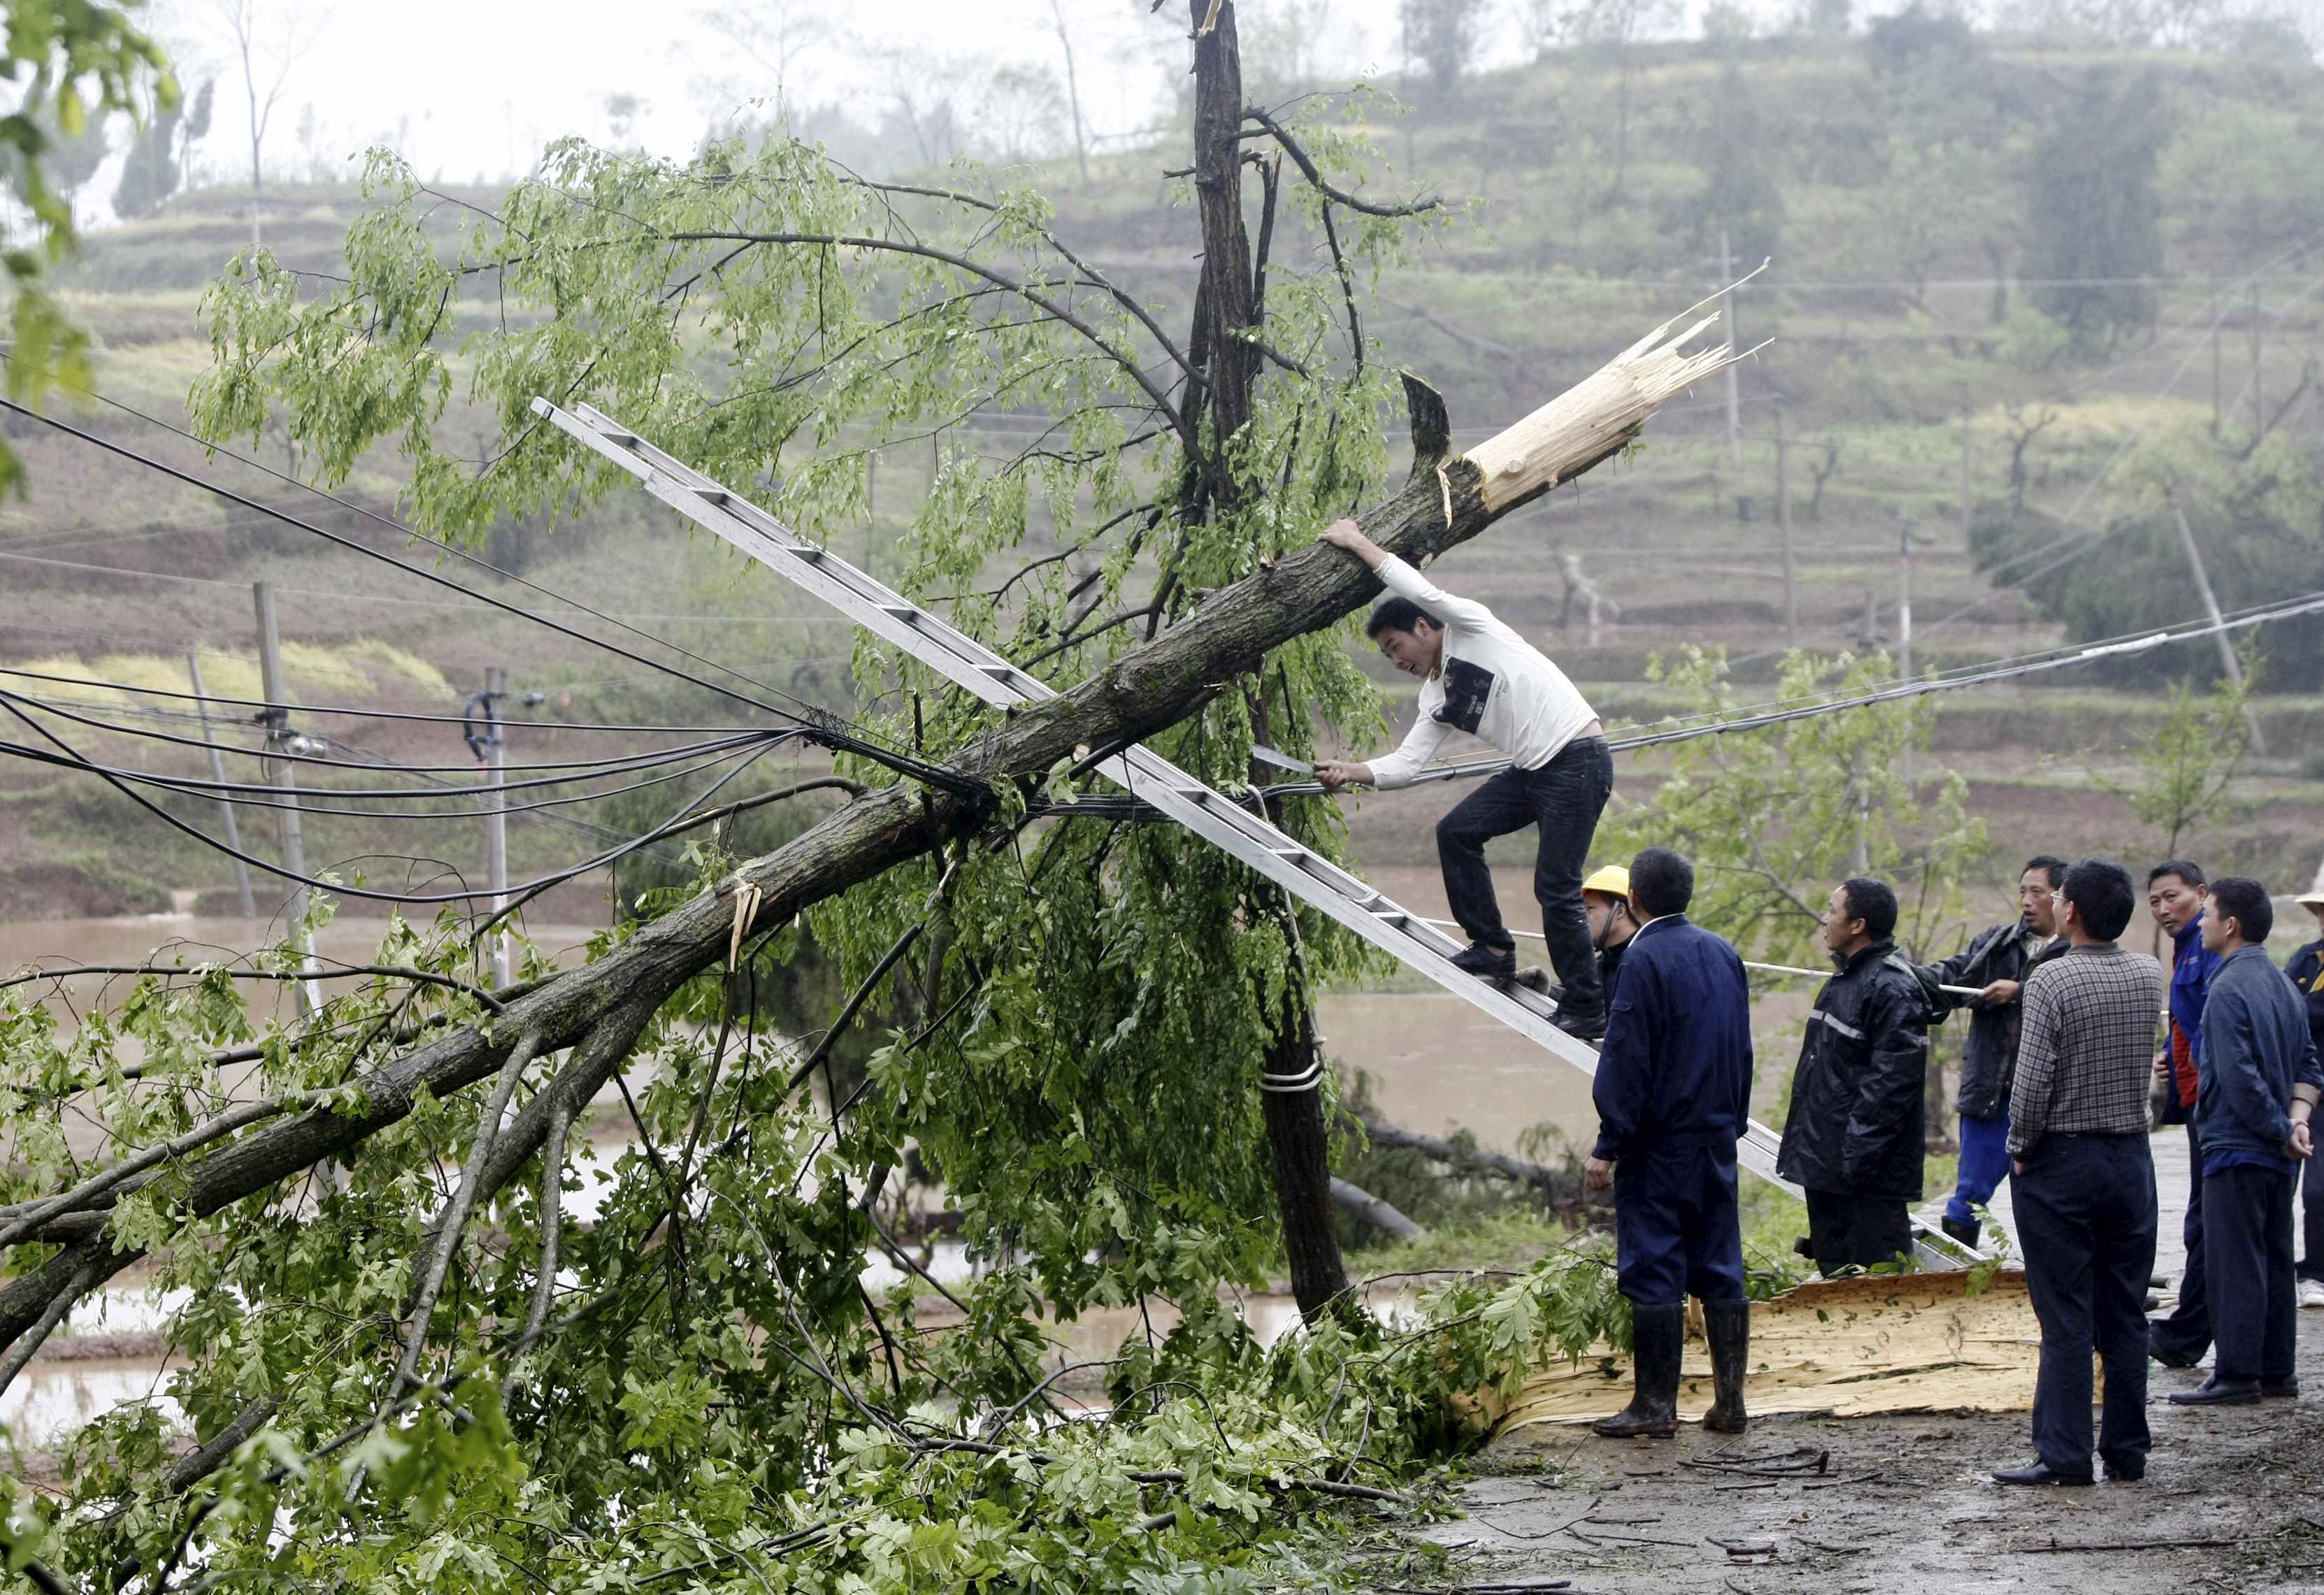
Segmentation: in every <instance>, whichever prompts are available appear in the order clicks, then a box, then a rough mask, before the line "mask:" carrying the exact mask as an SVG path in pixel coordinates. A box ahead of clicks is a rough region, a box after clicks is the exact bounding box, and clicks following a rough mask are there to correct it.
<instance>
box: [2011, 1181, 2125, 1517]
mask: <svg viewBox="0 0 2324 1595" xmlns="http://www.w3.org/2000/svg"><path fill="white" fill-rule="evenodd" d="M2013 1210H2014V1212H2015V1214H2016V1217H2017V1239H2018V1242H2019V1244H2020V1246H2021V1247H2022V1248H2023V1249H2024V1254H2025V1289H2026V1293H2027V1294H2028V1295H2031V1296H2032V1297H2033V1315H2034V1316H2035V1317H2036V1318H2038V1319H2040V1320H2041V1321H2042V1370H2041V1372H2040V1373H2039V1374H2038V1375H2036V1376H2035V1378H2034V1382H2033V1449H2034V1451H2035V1452H2038V1453H2039V1454H2040V1456H2041V1458H2042V1460H2043V1461H2045V1462H2047V1463H2049V1464H2050V1466H2051V1467H2052V1468H2054V1469H2056V1470H2057V1471H2059V1472H2061V1473H2065V1474H2070V1475H2071V1476H2073V1477H2075V1478H2084V1479H2086V1478H2088V1477H2089V1474H2090V1396H2091V1394H2092V1392H2091V1388H2090V1386H2091V1369H2090V1351H2091V1350H2092V1348H2093V1347H2095V1348H2096V1349H2097V1351H2098V1356H2099V1357H2100V1358H2101V1359H2103V1360H2105V1363H2106V1406H2105V1410H2104V1413H2103V1415H2101V1416H2100V1418H2099V1420H2098V1454H2099V1455H2100V1456H2102V1457H2104V1458H2105V1459H2106V1461H2107V1465H2108V1466H2109V1467H2116V1466H2123V1465H2129V1464H2139V1463H2143V1462H2144V1460H2145V1457H2146V1452H2147V1449H2148V1447H2149V1445H2150V1444H2151V1443H2152V1442H2151V1440H2150V1438H2149V1435H2148V1433H2147V1427H2146V1310H2145V1301H2146V1282H2147V1279H2148V1277H2150V1276H2151V1275H2152V1274H2153V1270H2154V1230H2155V1222H2156V1214H2155V1212H2154V1160H2153V1157H2152V1156H2151V1155H2150V1154H2149V1153H2148V1151H2147V1149H2146V1138H2145V1137H2144V1136H2143V1135H2124V1136H2098V1135H2053V1136H2050V1137H2048V1138H2047V1139H2044V1140H2043V1141H2042V1143H2041V1144H2040V1145H2039V1146H2036V1147H2035V1148H2033V1156H2032V1157H2029V1158H2027V1159H2026V1162H2025V1172H2024V1173H2023V1174H2021V1175H2019V1176H2017V1185H2016V1186H2015V1203H2013Z"/></svg>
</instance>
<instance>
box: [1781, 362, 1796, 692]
mask: <svg viewBox="0 0 2324 1595" xmlns="http://www.w3.org/2000/svg"><path fill="white" fill-rule="evenodd" d="M1775 520H1776V522H1777V523H1778V524H1779V525H1780V526H1782V528H1783V532H1784V647H1785V648H1797V647H1798V646H1799V645H1800V589H1799V581H1798V576H1797V572H1796V571H1795V570H1794V567H1793V565H1792V472H1791V447H1790V446H1789V445H1788V444H1786V443H1785V442H1784V401H1782V400H1781V399H1778V400H1776V401H1775Z"/></svg>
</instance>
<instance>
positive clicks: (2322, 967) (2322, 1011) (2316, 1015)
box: [2283, 942, 2324, 1263]
mask: <svg viewBox="0 0 2324 1595" xmlns="http://www.w3.org/2000/svg"><path fill="white" fill-rule="evenodd" d="M2283 973H2285V974H2287V975H2289V976H2291V977H2292V984H2293V985H2295V986H2297V987H2298V988H2300V994H2301V996H2302V997H2304V998H2306V999H2307V1000H2308V1035H2309V1037H2310V1039H2311V1040H2313V1041H2314V1042H2315V1043H2316V1051H2317V1053H2318V1054H2319V1056H2324V942H2310V943H2309V944H2308V945H2306V946H2304V947H2302V948H2301V949H2300V951H2298V952H2297V953H2294V954H2292V962H2291V963H2287V964H2285V965H2284V967H2283ZM2317 1260H2318V1261H2319V1263H2324V1258H2318V1259H2317Z"/></svg>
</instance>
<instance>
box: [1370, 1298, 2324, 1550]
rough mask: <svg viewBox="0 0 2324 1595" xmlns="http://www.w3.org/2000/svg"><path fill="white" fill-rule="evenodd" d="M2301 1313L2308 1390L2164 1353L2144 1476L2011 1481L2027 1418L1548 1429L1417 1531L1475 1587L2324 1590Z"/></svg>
mask: <svg viewBox="0 0 2324 1595" xmlns="http://www.w3.org/2000/svg"><path fill="white" fill-rule="evenodd" d="M2201 1377H2202V1376H2201V1375H2200V1374H2199V1373H2195V1372H2172V1371H2170V1370H2166V1369H2161V1368H2155V1369H2153V1370H2152V1378H2151V1380H2150V1384H2149V1388H2148V1419H2149V1421H2150V1423H2151V1424H2153V1430H2154V1452H2153V1457H2152V1458H2151V1459H2150V1461H2149V1465H2148V1470H2147V1474H2146V1478H2145V1479H2144V1481H2142V1482H2139V1483H2135V1484H2133V1483H2107V1482H2101V1483H2099V1484H2098V1485H2095V1486H2092V1487H2090V1488H2089V1489H2007V1488H2004V1487H2003V1486H2000V1485H1997V1484H1995V1483H1993V1482H1992V1481H1991V1480H1990V1479H1988V1478H1987V1471H1988V1470H1990V1469H1991V1468H1993V1467H1995V1466H1997V1465H2003V1466H2013V1465H2015V1464H2018V1463H2021V1462H2024V1461H2027V1460H2029V1459H2030V1458H2031V1456H2032V1454H2033V1453H2032V1450H2031V1447H2030V1446H2029V1444H2028V1443H2027V1440H2026V1418H2025V1415H2024V1414H2023V1413H2011V1414H2005V1415H1945V1414H1933V1415H1914V1416H1893V1417H1873V1418H1854V1419H1848V1420H1844V1421H1843V1420H1838V1419H1832V1418H1815V1417H1810V1416H1801V1417H1792V1418H1774V1419H1767V1420H1763V1421H1760V1422H1757V1423H1755V1424H1753V1425H1752V1427H1751V1430H1750V1432H1749V1433H1748V1434H1742V1435H1735V1436H1729V1435H1715V1434H1704V1433H1702V1432H1701V1430H1700V1429H1697V1428H1691V1427H1690V1428H1683V1429H1682V1432H1681V1434H1680V1435H1679V1437H1678V1438H1677V1439H1675V1440H1661V1441H1647V1440H1641V1441H1605V1440H1599V1439H1597V1438H1595V1437H1594V1436H1592V1435H1591V1434H1589V1433H1588V1431H1587V1430H1586V1429H1583V1430H1563V1429H1561V1430H1551V1429H1549V1428H1547V1427H1545V1426H1543V1425H1535V1426H1533V1427H1530V1428H1527V1429H1524V1430H1520V1431H1517V1433H1515V1434H1512V1435H1511V1436H1509V1437H1508V1439H1507V1440H1505V1441H1502V1442H1497V1443H1495V1444H1494V1445H1493V1446H1491V1447H1489V1449H1488V1450H1487V1452H1485V1454H1484V1455H1483V1456H1482V1457H1481V1458H1480V1460H1479V1463H1478V1466H1479V1471H1480V1477H1478V1478H1477V1479H1476V1480H1474V1481H1473V1482H1471V1484H1470V1485H1469V1486H1468V1488H1467V1489H1466V1491H1465V1492H1464V1498H1465V1502H1466V1506H1467V1516H1465V1517H1462V1518H1460V1519H1457V1520H1455V1521H1452V1522H1449V1523H1443V1524H1438V1525H1434V1526H1430V1527H1428V1528H1426V1529H1425V1530H1422V1531H1418V1533H1417V1535H1416V1537H1417V1538H1419V1539H1423V1540H1425V1541H1427V1542H1431V1543H1434V1544H1440V1545H1445V1546H1452V1547H1456V1548H1457V1549H1458V1560H1459V1563H1460V1564H1461V1565H1460V1568H1459V1571H1458V1572H1457V1573H1456V1574H1455V1575H1454V1577H1455V1578H1457V1579H1458V1580H1459V1581H1462V1582H1465V1583H1470V1584H1483V1583H1496V1582H1507V1583H1517V1582H1532V1581H1536V1580H1540V1581H1554V1580H1559V1579H1563V1580H1569V1581H1571V1584H1570V1588H1571V1590H1572V1591H1574V1592H1575V1595H1587V1592H1589V1591H1608V1592H1617V1591H1636V1592H1637V1595H1649V1592H1651V1595H1693V1592H1695V1591H1704V1592H1708V1591H1723V1592H1728V1595H1777V1592H1779V1591H1793V1590H1830V1591H1834V1592H1840V1595H1920V1592H1923V1591H1926V1592H1929V1595H1937V1592H1940V1591H1942V1592H1947V1595H1950V1592H1953V1591H1977V1590H1995V1591H1999V1590H2009V1591H2013V1592H2017V1591H2037V1590H2061V1591H2063V1590H2070V1591H2075V1592H2077V1595H2115V1592H2117V1591H2130V1590H2236V1591H2241V1590H2324V1311H2310V1312H2307V1313H2303V1314H2301V1336H2300V1377H2301V1383H2302V1386H2303V1387H2304V1390H2305V1393H2304V1394H2303V1395H2302V1396H2301V1397H2300V1399H2299V1400H2298V1401H2296V1402H2285V1401H2270V1402H2266V1403H2264V1404H2262V1405H2260V1406H2243V1407H2227V1408H2210V1409H2198V1408H2184V1407H2174V1406H2171V1405H2169V1403H2168V1402H2167V1401H2166V1400H2165V1397H2166V1396H2167V1395H2168V1393H2169V1392H2170V1391H2172V1390H2174V1389H2183V1388H2189V1387H2190V1386H2192V1385H2194V1384H2196V1383H2199V1381H2200V1378H2201ZM1417 1571H1418V1570H1417V1569H1416V1568H1414V1569H1409V1570H1406V1575H1402V1576H1386V1573H1385V1570H1384V1576H1383V1577H1382V1578H1381V1580H1380V1581H1381V1582H1382V1583H1401V1582H1406V1581H1409V1577H1408V1574H1409V1573H1410V1572H1417ZM1442 1579H1443V1574H1441V1573H1440V1574H1438V1575H1437V1576H1436V1578H1434V1579H1432V1580H1431V1581H1432V1582H1434V1581H1442ZM1543 1587H1546V1586H1543Z"/></svg>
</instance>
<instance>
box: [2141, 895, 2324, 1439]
mask: <svg viewBox="0 0 2324 1595" xmlns="http://www.w3.org/2000/svg"><path fill="white" fill-rule="evenodd" d="M2274 925H2275V910H2274V908H2273V906H2272V905H2271V904H2270V903H2269V902H2268V899H2267V888H2265V887H2264V886H2262V885H2261V884H2260V883H2259V882H2258V881H2256V880H2246V879H2244V878H2243V877H2241V876H2236V875H2229V876H2226V877H2223V878H2222V879H2220V880H2214V881H2213V882H2211V891H2210V903H2209V906H2208V907H2207V908H2205V909H2204V912H2203V945H2204V947H2205V948H2206V949H2207V950H2208V951H2209V952H2211V953H2214V954H2218V958H2219V966H2218V969H2217V970H2215V971H2213V972H2212V974H2211V982H2210V991H2209V993H2208V994H2207V995H2206V996H2205V997H2204V1000H2203V1035H2202V1046H2201V1057H2202V1060H2203V1079H2202V1089H2201V1093H2200V1094H2199V1096H2198V1097H2197V1099H2196V1103H2195V1113H2196V1122H2197V1123H2198V1125H2199V1127H2200V1134H2201V1140H2202V1148H2203V1166H2202V1168H2201V1169H2200V1170H2199V1174H2200V1176H2201V1178H2202V1182H2203V1250H2204V1254H2205V1259H2206V1262H2207V1264H2208V1267H2209V1286H2210V1297H2211V1301H2210V1305H2211V1332H2212V1336H2213V1341H2214V1343H2215V1344H2216V1345H2217V1346H2218V1361H2217V1363H2216V1364H2215V1365H2214V1367H2213V1369H2212V1373H2211V1377H2210V1378H2209V1379H2207V1380H2205V1381H2204V1382H2203V1384H2202V1385H2201V1387H2200V1388H2197V1389H2193V1390H2179V1391H2174V1392H2173V1393H2172V1397H2171V1399H2172V1402H2173V1403H2174V1404H2176V1405H2178V1406H2226V1405H2230V1404H2233V1405H2240V1404H2243V1403H2246V1402H2252V1401H2257V1400H2259V1399H2260V1398H2261V1397H2264V1396H2281V1397H2297V1396H2298V1395H2299V1394H2300V1383H2299V1381H2298V1380H2297V1379H2295V1378H2293V1377H2292V1341H2293V1335H2294V1332H2295V1330H2296V1328H2297V1318H2298V1313H2299V1309H2298V1307H2297V1305H2295V1300H2294V1295H2293V1286H2292V1185H2293V1183H2294V1182H2295V1181H2296V1180H2297V1179H2298V1178H2299V1176H2300V1165H2301V1162H2302V1161H2304V1160H2305V1159H2306V1158H2307V1157H2308V1155H2309V1153H2310V1150H2311V1148H2310V1142H2309V1129H2308V1118H2309V1115H2310V1113H2311V1112H2313V1111H2315V1107H2316V1100H2317V1096H2318V1093H2319V1090H2324V1071H2319V1069H2318V1066H2317V1061H2316V1044H2315V1042H2314V1041H2313V1040H2311V1039H2310V1037H2309V1034H2308V1010H2307V1005H2306V1003H2304V1002H2303V1001H2301V997H2300V993H2299V992H2297V991H2293V990H2292V982H2290V981H2288V980H2286V979H2285V978H2284V977H2283V973H2282V971H2280V970H2278V969H2277V968H2276V967H2275V965H2274V964H2273V963H2270V962H2269V961H2268V956H2267V952H2266V949H2264V947H2262V946H2261V945H2260V944H2261V943H2263V942H2264V941H2266V940H2267V935H2268V932H2269V931H2270V930H2272V929H2273V928H2274Z"/></svg>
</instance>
